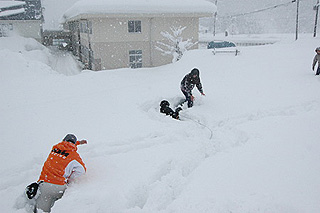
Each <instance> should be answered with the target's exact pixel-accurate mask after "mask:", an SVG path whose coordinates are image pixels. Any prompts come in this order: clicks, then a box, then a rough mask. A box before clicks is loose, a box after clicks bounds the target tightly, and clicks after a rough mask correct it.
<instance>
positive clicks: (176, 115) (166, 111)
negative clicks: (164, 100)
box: [160, 106, 181, 119]
mask: <svg viewBox="0 0 320 213" xmlns="http://www.w3.org/2000/svg"><path fill="white" fill-rule="evenodd" d="M179 111H181V108H180V107H179V108H177V109H176V111H173V110H172V109H171V108H170V107H169V106H161V108H160V112H161V113H164V114H166V115H170V116H171V117H173V118H175V119H179Z"/></svg>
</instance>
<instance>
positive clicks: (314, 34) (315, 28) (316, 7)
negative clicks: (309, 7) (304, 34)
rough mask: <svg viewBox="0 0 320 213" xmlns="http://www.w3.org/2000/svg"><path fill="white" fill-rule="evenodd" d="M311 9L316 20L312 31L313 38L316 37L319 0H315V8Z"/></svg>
mask: <svg viewBox="0 0 320 213" xmlns="http://www.w3.org/2000/svg"><path fill="white" fill-rule="evenodd" d="M313 9H314V10H315V11H316V18H315V22H314V30H313V37H316V36H317V25H318V11H319V0H317V4H316V6H314V7H313Z"/></svg>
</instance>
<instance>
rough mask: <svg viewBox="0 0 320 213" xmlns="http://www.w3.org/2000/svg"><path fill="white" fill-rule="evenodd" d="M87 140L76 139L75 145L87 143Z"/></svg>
mask: <svg viewBox="0 0 320 213" xmlns="http://www.w3.org/2000/svg"><path fill="white" fill-rule="evenodd" d="M87 143H88V142H87V140H81V141H77V143H76V145H83V144H87Z"/></svg>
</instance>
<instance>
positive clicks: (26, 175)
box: [0, 35, 320, 213]
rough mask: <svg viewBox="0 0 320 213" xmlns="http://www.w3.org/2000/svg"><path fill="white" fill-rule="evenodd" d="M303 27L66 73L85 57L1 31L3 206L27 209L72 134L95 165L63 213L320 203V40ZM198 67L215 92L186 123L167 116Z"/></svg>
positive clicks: (206, 212) (60, 205)
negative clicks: (29, 193) (143, 64)
mask: <svg viewBox="0 0 320 213" xmlns="http://www.w3.org/2000/svg"><path fill="white" fill-rule="evenodd" d="M291 36H292V37H290V38H289V39H286V40H285V41H284V42H279V43H276V44H274V45H267V46H256V47H246V48H241V54H240V55H239V56H237V57H235V56H234V55H226V54H223V55H222V54H221V55H215V56H214V55H213V54H212V53H211V51H210V50H206V49H199V50H193V51H189V52H188V53H186V54H185V55H184V56H183V58H182V59H181V60H180V61H179V62H177V63H174V64H169V65H166V66H162V67H157V68H142V69H119V70H108V71H102V72H90V71H83V72H82V73H81V74H78V75H64V74H61V73H58V72H56V71H54V69H55V70H60V71H61V66H62V67H65V68H66V70H68V69H71V70H73V69H76V68H75V64H76V63H75V62H74V61H72V60H65V59H66V58H62V59H64V60H65V61H62V62H61V60H59V63H58V62H57V63H54V61H55V56H54V55H53V54H52V53H50V51H49V50H48V49H46V48H44V47H43V46H41V45H39V44H37V43H36V42H35V41H33V40H30V39H23V38H17V37H16V38H0V58H1V71H0V72H1V74H0V91H1V93H0V113H1V116H0V117H1V119H0V141H1V144H2V145H1V150H2V154H1V157H0V169H1V170H0V173H1V182H0V184H1V185H0V196H1V201H0V205H1V207H2V209H1V212H6V213H7V212H17V213H18V212H21V213H23V212H25V210H24V209H19V207H21V200H20V199H19V198H21V195H22V193H23V191H24V188H25V186H26V185H28V184H30V183H31V182H33V181H36V180H37V179H38V177H39V174H40V171H41V168H42V165H43V163H44V161H45V159H46V158H47V155H48V154H49V151H50V149H51V147H52V145H54V144H56V143H58V142H60V141H61V139H62V138H63V137H64V136H65V135H66V134H67V133H74V134H76V135H77V136H78V138H79V139H87V140H88V144H87V145H84V146H79V153H80V155H81V156H82V158H83V160H84V162H85V163H86V166H87V168H88V170H87V174H86V175H85V176H83V177H81V178H80V179H79V180H78V181H77V182H76V183H74V184H72V185H71V186H70V187H69V188H68V189H67V191H66V193H65V195H64V196H63V198H62V199H61V200H59V201H57V202H56V204H55V206H54V207H53V209H52V212H58V213H65V212H77V213H87V212H101V213H142V212H143V213H150V212H152V213H153V212H162V213H195V212H197V213H212V212H217V213H230V212H233V213H248V212H252V213H256V212H264V213H302V212H303V213H317V212H319V209H320V201H319V197H320V178H319V177H320V155H319V150H320V139H319V138H320V137H319V136H320V133H319V127H320V119H319V118H320V95H319V90H320V77H319V76H314V73H313V72H312V71H311V62H312V59H313V56H314V54H315V52H314V49H315V47H316V46H318V45H319V41H320V39H318V38H312V36H311V35H306V36H302V37H301V38H299V40H298V41H294V36H293V35H291ZM291 38H292V39H291ZM66 57H69V56H66ZM57 67H59V68H60V69H59V68H58V69H57ZM194 67H197V68H199V69H200V72H201V79H202V83H203V88H204V92H205V93H206V96H205V97H201V96H200V95H199V93H198V91H196V90H194V94H195V96H196V100H195V106H194V107H193V108H191V109H184V110H183V111H182V112H181V121H178V120H174V119H172V118H170V117H166V116H165V115H163V114H160V113H159V103H160V101H161V100H162V99H167V100H169V102H170V103H172V105H173V104H174V103H175V102H177V101H178V100H179V99H180V98H181V97H182V93H181V92H180V90H179V84H180V81H181V79H182V78H183V76H184V75H185V74H186V73H188V72H189V71H190V70H191V69H192V68H194Z"/></svg>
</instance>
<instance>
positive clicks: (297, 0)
mask: <svg viewBox="0 0 320 213" xmlns="http://www.w3.org/2000/svg"><path fill="white" fill-rule="evenodd" d="M299 1H300V0H296V2H297V17H296V40H298V32H299Z"/></svg>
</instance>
